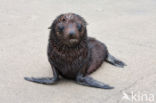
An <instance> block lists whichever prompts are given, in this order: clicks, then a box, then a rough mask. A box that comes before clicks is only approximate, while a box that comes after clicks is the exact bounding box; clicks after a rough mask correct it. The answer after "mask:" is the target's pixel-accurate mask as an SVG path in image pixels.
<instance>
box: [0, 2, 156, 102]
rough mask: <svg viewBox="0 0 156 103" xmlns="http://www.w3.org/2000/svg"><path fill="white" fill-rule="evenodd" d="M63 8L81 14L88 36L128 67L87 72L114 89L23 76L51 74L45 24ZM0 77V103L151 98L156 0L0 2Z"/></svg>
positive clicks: (155, 78)
mask: <svg viewBox="0 0 156 103" xmlns="http://www.w3.org/2000/svg"><path fill="white" fill-rule="evenodd" d="M66 12H74V13H77V14H80V15H81V16H83V17H84V18H85V19H86V21H87V22H88V27H87V28H88V35H89V36H92V37H95V38H97V39H99V40H101V41H102V42H104V43H105V44H106V45H107V46H108V49H109V51H110V53H111V54H112V55H114V56H115V57H117V58H119V59H121V60H123V61H124V62H125V63H126V64H127V65H128V66H127V67H125V68H118V67H115V66H112V65H110V64H108V63H104V64H103V65H102V66H101V68H100V69H99V70H98V71H96V72H94V73H93V74H92V75H91V76H92V77H94V78H96V79H97V80H99V81H102V82H104V83H107V84H110V85H111V86H114V87H115V89H113V90H103V89H95V88H90V87H85V86H81V85H78V84H76V83H75V82H73V81H69V80H65V79H63V80H60V81H59V82H58V83H57V84H55V85H49V86H47V85H41V84H35V83H31V82H27V81H25V80H24V79H23V78H24V77H25V76H28V77H31V76H33V77H51V76H52V71H51V68H50V64H49V63H48V60H47V54H46V53H47V51H46V50H47V42H48V36H49V29H48V27H49V26H50V25H51V23H52V21H53V20H54V19H55V17H56V16H58V15H59V14H61V13H66ZM0 81H1V83H0V103H125V102H126V103H132V100H131V99H132V98H131V97H132V95H133V94H132V93H135V94H136V95H139V96H140V95H142V94H147V96H148V98H147V99H149V98H150V95H153V96H154V97H155V98H154V99H155V100H154V101H156V1H155V0H77V1H76V0H75V1H73V0H0ZM139 93H140V94H139ZM123 94H126V95H127V96H128V98H130V100H128V99H125V98H123ZM139 96H138V97H137V98H135V102H136V103H138V102H139V99H138V98H139ZM147 101H148V100H147ZM147 101H145V99H144V100H143V101H141V103H146V102H147ZM154 101H153V103H154ZM139 103H140V102H139Z"/></svg>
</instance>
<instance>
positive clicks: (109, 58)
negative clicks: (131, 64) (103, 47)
mask: <svg viewBox="0 0 156 103" xmlns="http://www.w3.org/2000/svg"><path fill="white" fill-rule="evenodd" d="M106 61H107V62H108V63H110V64H112V65H115V66H118V67H121V68H123V67H124V66H127V65H126V64H125V63H124V62H122V61H121V60H118V59H116V58H115V57H113V56H112V55H110V54H108V56H107V58H106Z"/></svg>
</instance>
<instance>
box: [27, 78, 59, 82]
mask: <svg viewBox="0 0 156 103" xmlns="http://www.w3.org/2000/svg"><path fill="white" fill-rule="evenodd" d="M24 79H25V80H27V81H30V82H35V83H41V84H54V83H55V82H56V81H58V79H57V78H54V77H53V78H34V77H31V78H29V77H24Z"/></svg>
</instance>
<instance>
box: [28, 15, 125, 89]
mask: <svg viewBox="0 0 156 103" xmlns="http://www.w3.org/2000/svg"><path fill="white" fill-rule="evenodd" d="M86 26H87V23H86V21H85V20H84V18H83V17H81V16H80V15H78V14H74V13H66V14H61V15H59V16H58V17H57V18H56V19H55V20H54V22H53V23H52V25H51V26H50V27H49V29H51V31H50V36H49V43H48V52H47V54H48V60H49V62H50V64H51V67H52V71H53V77H52V78H34V77H31V78H29V77H25V80H28V81H31V82H36V83H42V84H54V83H56V82H57V81H58V80H59V76H62V77H64V78H67V79H72V80H75V81H76V82H77V83H78V84H81V85H85V86H90V87H96V88H103V89H112V88H113V87H112V86H109V85H108V84H105V83H102V82H100V81H97V80H95V79H93V78H91V77H89V76H88V74H90V73H92V72H94V71H95V70H97V69H98V68H99V67H100V66H101V64H102V63H103V62H104V61H106V62H108V63H110V64H112V65H115V66H118V67H124V66H125V65H126V64H125V63H124V62H122V61H120V60H118V59H116V58H115V57H113V56H112V55H110V53H109V52H108V50H107V47H106V45H105V44H104V43H102V42H100V41H98V40H96V39H95V38H91V37H88V36H87V28H86Z"/></svg>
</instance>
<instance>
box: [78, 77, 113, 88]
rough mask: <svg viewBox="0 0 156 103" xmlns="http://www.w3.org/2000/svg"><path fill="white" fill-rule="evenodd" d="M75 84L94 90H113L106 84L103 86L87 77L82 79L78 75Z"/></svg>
mask: <svg viewBox="0 0 156 103" xmlns="http://www.w3.org/2000/svg"><path fill="white" fill-rule="evenodd" d="M76 82H77V83H78V84H81V85H85V86H90V87H95V88H102V89H113V87H111V86H109V85H108V84H104V83H102V82H99V81H97V80H94V79H93V78H91V77H88V76H84V77H83V76H82V75H78V76H77V78H76Z"/></svg>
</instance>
